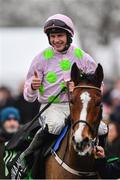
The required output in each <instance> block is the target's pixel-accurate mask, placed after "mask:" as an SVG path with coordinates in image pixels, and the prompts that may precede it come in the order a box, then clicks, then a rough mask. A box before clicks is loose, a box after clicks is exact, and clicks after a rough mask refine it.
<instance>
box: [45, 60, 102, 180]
mask: <svg viewBox="0 0 120 180" xmlns="http://www.w3.org/2000/svg"><path fill="white" fill-rule="evenodd" d="M103 77H104V73H103V68H102V66H101V65H100V64H98V66H97V68H96V71H95V73H94V74H85V73H83V72H82V71H81V70H79V69H78V67H77V65H76V63H74V64H73V66H72V69H71V80H72V81H73V82H74V84H75V88H74V90H73V92H72V93H71V95H70V99H69V101H70V102H69V103H70V116H71V117H70V119H71V126H70V128H69V130H68V132H67V134H66V136H65V138H64V139H63V141H62V143H61V146H60V148H59V150H58V151H57V152H53V153H52V155H50V156H49V157H48V158H47V159H46V162H45V178H46V179H93V178H98V177H99V175H98V174H97V172H96V171H95V167H94V164H95V157H94V155H93V148H94V147H95V146H96V144H97V143H98V127H99V124H100V120H101V118H102V117H101V114H102V112H101V101H102V93H101V90H100V87H101V84H102V81H103Z"/></svg>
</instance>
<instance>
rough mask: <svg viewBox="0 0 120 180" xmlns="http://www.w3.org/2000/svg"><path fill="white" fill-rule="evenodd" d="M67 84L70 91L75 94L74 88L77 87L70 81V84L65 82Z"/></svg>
mask: <svg viewBox="0 0 120 180" xmlns="http://www.w3.org/2000/svg"><path fill="white" fill-rule="evenodd" d="M65 84H66V87H68V88H69V91H70V92H73V90H74V87H75V85H74V82H73V81H68V82H65Z"/></svg>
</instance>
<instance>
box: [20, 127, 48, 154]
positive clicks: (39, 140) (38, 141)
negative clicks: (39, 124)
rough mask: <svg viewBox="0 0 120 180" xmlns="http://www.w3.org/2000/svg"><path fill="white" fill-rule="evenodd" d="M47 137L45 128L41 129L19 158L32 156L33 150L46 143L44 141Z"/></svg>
mask: <svg viewBox="0 0 120 180" xmlns="http://www.w3.org/2000/svg"><path fill="white" fill-rule="evenodd" d="M48 135H49V132H48V128H47V126H46V127H45V128H44V129H43V128H40V129H39V130H38V131H37V133H36V134H35V136H34V138H33V140H32V142H31V143H30V145H29V146H28V148H27V149H26V150H25V151H24V152H23V153H22V154H21V155H20V157H21V158H24V157H27V156H29V155H30V154H32V153H33V152H34V151H35V150H37V149H38V148H40V147H41V146H42V145H43V143H46V139H47V137H48Z"/></svg>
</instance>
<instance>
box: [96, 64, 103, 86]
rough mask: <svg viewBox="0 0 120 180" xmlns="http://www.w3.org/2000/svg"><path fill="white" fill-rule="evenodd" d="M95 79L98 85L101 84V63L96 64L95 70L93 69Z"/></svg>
mask: <svg viewBox="0 0 120 180" xmlns="http://www.w3.org/2000/svg"><path fill="white" fill-rule="evenodd" d="M94 76H95V80H96V82H97V84H98V86H99V87H100V86H101V83H102V81H103V78H104V72H103V67H102V66H101V64H98V66H97V68H96V70H95V75H94Z"/></svg>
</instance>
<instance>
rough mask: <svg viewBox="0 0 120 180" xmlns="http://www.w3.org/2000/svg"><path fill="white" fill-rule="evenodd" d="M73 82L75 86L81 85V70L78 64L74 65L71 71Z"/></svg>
mask: <svg viewBox="0 0 120 180" xmlns="http://www.w3.org/2000/svg"><path fill="white" fill-rule="evenodd" d="M71 80H72V81H73V82H74V84H75V86H76V85H77V84H79V82H80V70H79V68H78V67H77V64H76V63H74V64H73V65H72V69H71Z"/></svg>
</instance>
